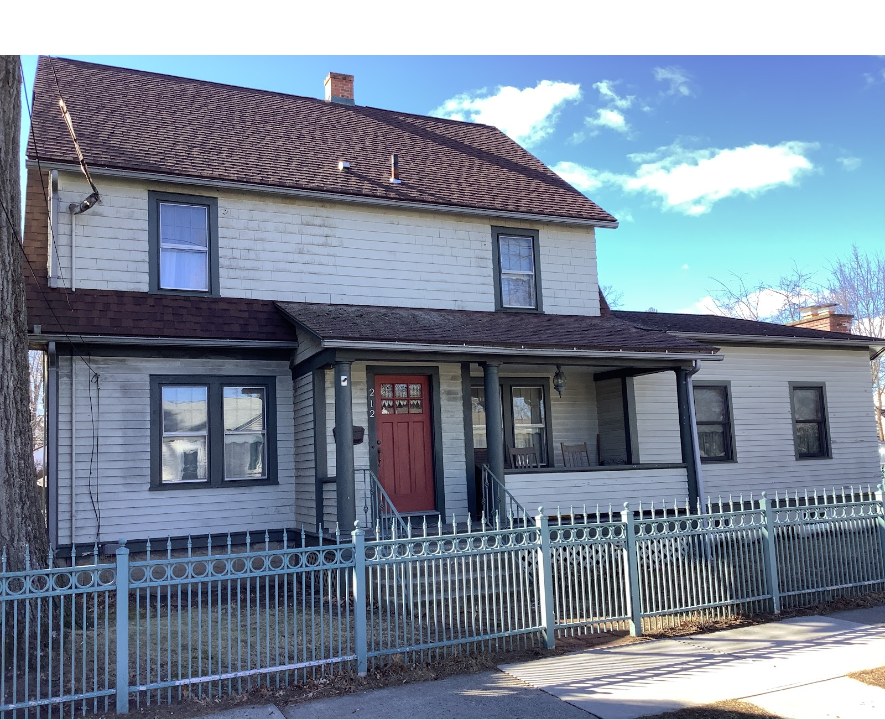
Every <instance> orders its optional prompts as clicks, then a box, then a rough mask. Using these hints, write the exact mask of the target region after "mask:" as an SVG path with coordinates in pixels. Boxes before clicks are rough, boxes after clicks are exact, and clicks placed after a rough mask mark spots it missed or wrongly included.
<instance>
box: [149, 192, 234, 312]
mask: <svg viewBox="0 0 885 720" xmlns="http://www.w3.org/2000/svg"><path fill="white" fill-rule="evenodd" d="M148 202H149V212H148V238H149V242H150V256H151V261H150V289H151V292H156V293H176V294H199V295H217V294H218V202H217V199H216V198H210V197H200V196H195V195H178V194H173V193H160V192H150V193H148Z"/></svg>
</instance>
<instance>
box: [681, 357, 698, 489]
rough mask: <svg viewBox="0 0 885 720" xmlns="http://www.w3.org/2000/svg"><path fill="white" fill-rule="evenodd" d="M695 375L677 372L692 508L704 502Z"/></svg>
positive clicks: (682, 442) (684, 460) (683, 449)
mask: <svg viewBox="0 0 885 720" xmlns="http://www.w3.org/2000/svg"><path fill="white" fill-rule="evenodd" d="M692 375H694V373H693V372H692V371H691V370H686V369H685V368H678V369H677V370H676V402H677V404H678V406H679V440H680V443H681V445H682V462H684V463H685V471H686V475H687V476H688V498H689V501H690V502H691V504H692V506H694V504H695V503H696V502H702V498H701V493H702V488H701V482H700V475H701V472H700V459H699V457H700V455H699V453H698V446H697V442H698V429H697V425H696V424H695V416H694V407H693V404H694V399H693V393H692V391H691V376H692Z"/></svg>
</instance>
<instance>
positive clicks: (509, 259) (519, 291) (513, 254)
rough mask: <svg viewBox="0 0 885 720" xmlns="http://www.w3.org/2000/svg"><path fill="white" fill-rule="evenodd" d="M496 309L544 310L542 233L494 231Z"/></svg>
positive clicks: (535, 231)
mask: <svg viewBox="0 0 885 720" xmlns="http://www.w3.org/2000/svg"><path fill="white" fill-rule="evenodd" d="M492 248H493V256H494V257H493V261H494V267H495V306H496V308H497V309H499V310H524V311H525V310H528V311H532V310H540V309H541V297H540V295H541V284H540V276H539V274H538V231H537V230H520V229H517V228H501V227H494V228H492Z"/></svg>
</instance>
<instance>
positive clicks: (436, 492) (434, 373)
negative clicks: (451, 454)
mask: <svg viewBox="0 0 885 720" xmlns="http://www.w3.org/2000/svg"><path fill="white" fill-rule="evenodd" d="M377 375H424V376H427V377H429V378H430V394H431V396H432V398H431V403H430V411H431V418H430V427H431V434H430V437H431V444H432V445H433V447H432V452H433V497H434V502H435V504H436V510H435V511H434V512H435V513H439V514H440V515H441V516H442V517H445V516H446V473H445V466H444V463H443V431H442V385H441V383H440V378H439V367H438V366H432V365H428V366H418V365H366V411H367V413H366V414H367V415H368V416H369V417H368V422H369V468H370V469H371V471H372V472H373V473H374V474H375V477H378V453H377V452H375V450H377V447H378V446H377V444H376V443H377V438H378V436H377V434H376V429H375V417H373V413H372V412H370V410H373V409H374V408H375V405H374V400H375V398H374V397H373V394H372V393H370V392H369V391H370V390H371V391H374V389H375V377H376V376H377ZM428 514H433V513H428Z"/></svg>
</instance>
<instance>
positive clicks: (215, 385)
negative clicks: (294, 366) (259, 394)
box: [150, 375, 279, 491]
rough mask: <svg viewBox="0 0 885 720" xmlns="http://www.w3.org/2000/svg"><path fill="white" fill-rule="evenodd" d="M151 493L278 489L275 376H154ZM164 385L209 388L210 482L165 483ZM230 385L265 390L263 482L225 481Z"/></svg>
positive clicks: (152, 393) (151, 379)
mask: <svg viewBox="0 0 885 720" xmlns="http://www.w3.org/2000/svg"><path fill="white" fill-rule="evenodd" d="M150 385H151V432H150V436H151V485H150V489H151V490H164V491H165V490H205V489H210V488H222V487H223V488H228V487H259V486H263V485H279V477H278V474H277V379H276V377H274V376H272V375H151V376H150ZM164 385H206V386H207V387H208V388H209V392H208V399H209V449H208V455H209V480H208V482H192V483H189V482H182V483H165V484H164V483H163V482H162V481H161V478H160V476H161V453H162V450H161V444H162V442H163V437H162V433H163V422H162V402H163V399H162V393H161V392H160V388H161V387H162V386H164ZM227 385H239V386H253V387H258V386H261V387H264V388H265V433H266V436H267V477H266V478H265V479H263V480H225V479H224V423H223V421H222V399H221V398H222V388H223V387H224V386H227Z"/></svg>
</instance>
